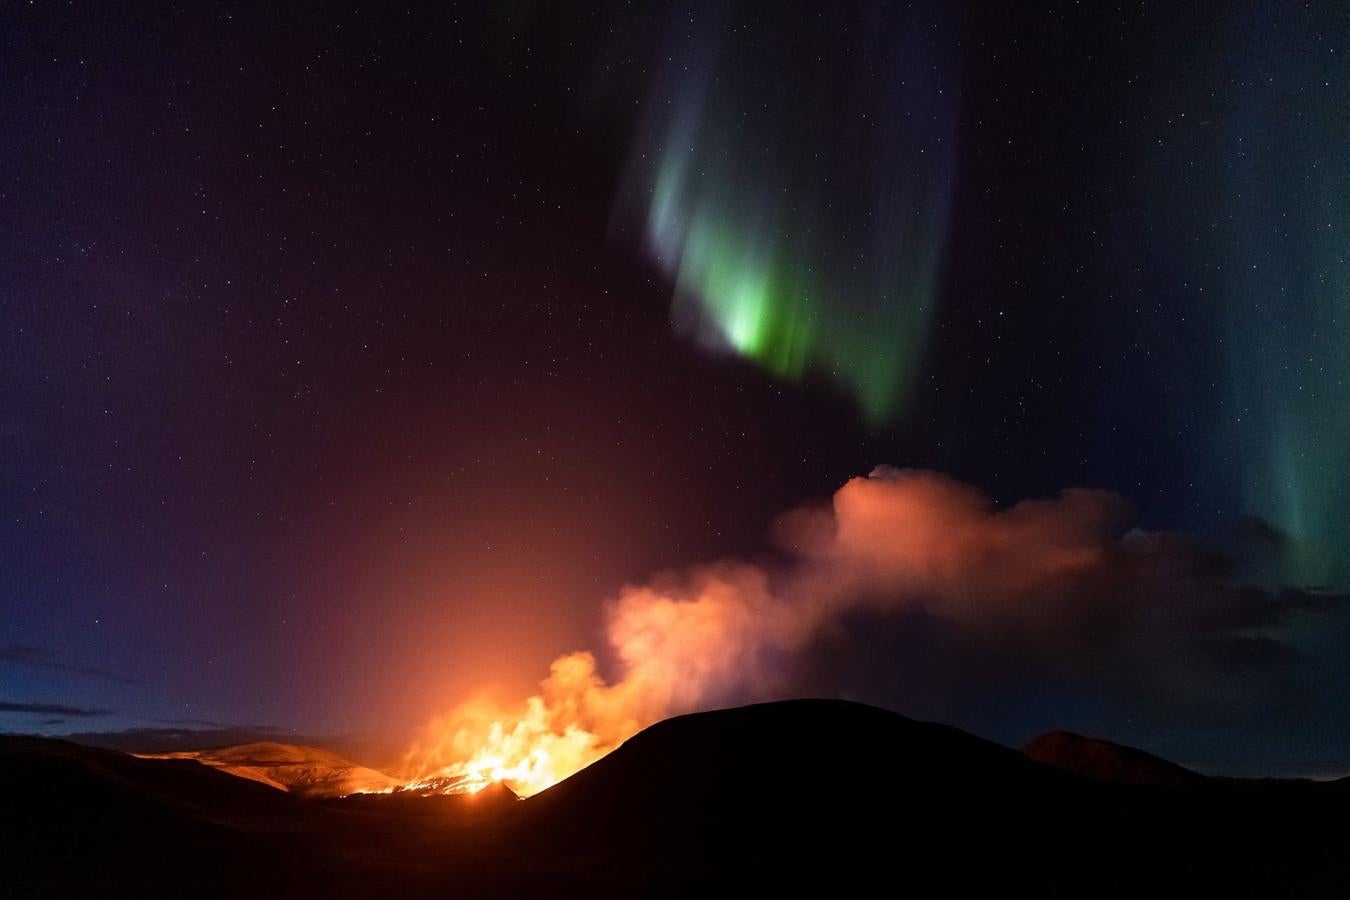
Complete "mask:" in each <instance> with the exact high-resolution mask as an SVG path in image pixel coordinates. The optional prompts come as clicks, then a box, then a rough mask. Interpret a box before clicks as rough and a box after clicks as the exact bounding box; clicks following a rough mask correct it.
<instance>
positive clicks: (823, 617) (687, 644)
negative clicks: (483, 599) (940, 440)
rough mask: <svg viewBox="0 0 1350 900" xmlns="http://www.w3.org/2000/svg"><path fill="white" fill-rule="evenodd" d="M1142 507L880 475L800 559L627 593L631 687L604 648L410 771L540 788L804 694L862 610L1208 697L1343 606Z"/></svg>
mask: <svg viewBox="0 0 1350 900" xmlns="http://www.w3.org/2000/svg"><path fill="white" fill-rule="evenodd" d="M1128 518H1129V517H1128V509H1127V507H1126V505H1125V504H1124V502H1123V501H1122V500H1121V499H1120V498H1119V497H1117V496H1115V495H1113V494H1110V493H1107V492H1103V491H1090V490H1069V491H1065V492H1063V493H1062V494H1060V495H1059V496H1058V497H1056V498H1054V499H1050V500H1034V501H1024V502H1021V503H1018V504H1016V505H1014V506H1011V507H1009V508H1007V509H998V508H996V507H995V505H994V504H993V503H992V502H991V501H990V500H989V498H987V497H986V496H985V495H983V494H982V493H981V492H980V491H978V490H977V489H975V488H972V487H970V486H968V485H964V484H961V483H959V482H957V481H954V480H952V479H950V478H947V477H944V476H942V475H938V474H934V473H930V472H917V471H900V470H893V469H887V468H882V469H878V470H877V471H876V472H874V473H873V474H872V475H871V476H870V477H868V478H855V479H853V480H851V481H849V482H848V483H847V484H845V485H844V486H843V487H842V488H840V489H839V491H838V492H836V493H835V495H834V497H833V502H832V504H831V506H830V508H828V509H815V510H812V509H806V510H800V511H798V512H795V513H792V514H790V515H789V516H787V517H785V518H784V519H783V520H782V522H780V523H779V528H778V537H779V540H780V542H781V543H782V544H783V545H784V548H785V550H786V551H787V553H788V555H789V558H788V559H787V560H786V561H784V562H783V563H782V564H779V565H757V564H751V563H746V562H739V561H734V560H731V561H723V562H719V563H715V564H710V565H705V566H699V567H695V568H693V569H691V570H689V571H687V572H684V573H680V574H667V575H663V576H660V577H658V578H656V579H654V580H653V581H652V582H651V583H650V584H648V585H644V586H630V587H626V588H624V589H623V590H622V591H621V592H620V594H619V596H618V597H617V599H615V600H614V601H613V602H612V603H611V604H610V605H609V607H608V611H607V638H608V643H609V651H610V653H611V654H612V657H613V660H614V668H615V672H616V676H617V677H615V678H614V679H613V680H612V681H607V680H606V679H604V678H603V677H601V675H600V674H599V672H598V671H597V665H596V660H595V658H594V657H593V656H592V655H591V654H590V653H582V652H579V653H572V654H568V655H566V656H563V657H560V658H559V659H558V660H556V661H555V662H554V663H553V666H552V668H551V670H550V673H549V676H548V678H546V679H545V680H544V681H543V682H542V684H541V687H540V692H539V694H537V695H536V696H534V697H531V698H529V699H528V700H526V701H525V702H524V703H521V704H519V705H511V704H507V705H501V704H498V703H496V702H494V701H492V700H489V699H487V698H480V699H477V700H474V701H471V702H469V703H466V704H464V705H463V706H462V707H461V708H459V709H457V710H455V711H453V712H451V713H449V714H448V715H446V716H444V717H442V718H440V719H438V720H436V721H435V722H433V723H432V724H431V725H430V726H429V728H428V729H427V732H426V735H425V737H424V738H423V740H422V741H420V742H419V744H418V745H417V746H416V747H415V748H414V750H413V752H412V754H411V756H410V764H411V765H412V766H413V768H414V769H415V770H416V771H417V772H418V773H419V776H420V777H421V778H423V779H434V780H436V783H437V784H440V785H442V786H444V785H447V784H449V785H452V786H454V785H457V786H459V787H467V788H473V787H479V786H482V785H484V784H487V783H489V782H491V781H495V780H506V781H507V782H508V783H510V784H512V785H513V786H514V787H516V788H517V790H519V791H520V792H522V793H525V794H529V793H533V792H535V791H538V790H541V789H543V788H545V787H547V786H548V785H550V784H552V783H554V782H555V781H557V780H559V779H561V778H563V777H566V776H567V775H568V774H571V773H572V772H574V771H576V770H577V769H579V768H581V767H582V766H585V765H587V764H589V763H590V762H592V761H594V760H595V759H597V758H599V757H600V756H602V755H604V754H605V753H607V752H609V751H610V750H612V749H613V748H614V747H616V746H617V745H618V744H619V743H621V742H622V741H623V740H625V739H626V738H628V737H629V736H631V735H632V734H633V733H634V732H636V731H637V730H638V729H640V728H642V727H645V726H647V725H649V724H652V723H654V722H656V721H658V720H660V719H663V718H665V717H667V716H670V715H674V714H678V713H683V712H688V711H692V710H697V709H701V708H707V707H709V706H715V705H718V704H721V703H727V702H741V701H747V700H754V699H765V698H772V697H775V696H779V695H780V694H781V693H782V692H783V691H784V690H785V689H786V688H787V687H788V686H793V687H794V688H797V689H800V688H801V685H800V684H799V683H797V682H794V677H796V676H797V674H799V672H800V670H801V663H802V661H803V657H804V656H805V655H807V652H808V650H809V649H810V648H811V647H812V646H813V645H814V643H815V642H816V641H817V640H818V639H819V637H820V635H821V634H822V633H823V632H827V631H829V630H831V629H837V628H839V627H841V623H845V622H846V621H847V620H848V618H849V617H850V616H855V615H859V614H862V615H872V616H891V617H894V616H897V615H904V614H921V615H923V616H926V617H929V618H931V619H933V620H935V621H938V622H941V623H943V624H944V627H948V628H951V629H955V630H956V631H959V632H961V633H963V634H967V635H976V636H979V637H980V639H981V640H984V641H985V642H987V644H988V646H992V647H998V648H1000V649H1001V651H1006V652H1009V653H1011V654H1012V655H1014V656H1015V655H1018V654H1020V655H1022V656H1024V657H1026V658H1035V659H1043V660H1044V661H1045V662H1046V664H1047V665H1049V666H1051V667H1053V666H1055V665H1065V666H1068V667H1071V668H1072V669H1073V670H1074V673H1075V674H1074V678H1075V679H1076V680H1079V681H1083V680H1086V681H1092V680H1093V679H1094V678H1096V679H1098V680H1099V681H1100V682H1101V683H1102V684H1107V685H1109V684H1110V683H1112V682H1114V681H1116V680H1117V679H1115V678H1113V676H1112V673H1113V672H1117V671H1119V670H1121V669H1132V670H1134V674H1133V676H1132V677H1131V678H1129V679H1122V680H1124V681H1129V682H1132V683H1138V684H1144V685H1147V686H1148V687H1147V688H1145V690H1158V691H1161V692H1163V693H1164V694H1166V693H1172V694H1181V695H1185V696H1184V697H1183V699H1185V700H1188V701H1195V702H1200V703H1207V702H1211V701H1217V700H1219V699H1221V698H1222V697H1223V696H1224V695H1225V693H1226V691H1227V689H1228V688H1229V687H1231V684H1229V683H1228V682H1227V681H1225V679H1226V678H1227V677H1228V676H1227V675H1226V674H1224V673H1223V672H1218V673H1217V674H1216V672H1214V671H1212V670H1211V669H1210V668H1208V667H1207V661H1210V660H1213V659H1215V658H1216V654H1217V655H1223V654H1228V655H1232V654H1239V655H1241V654H1247V655H1248V656H1252V655H1255V656H1259V657H1261V658H1263V659H1264V658H1268V657H1269V656H1270V655H1271V653H1272V651H1278V649H1279V648H1283V647H1284V646H1285V645H1284V644H1282V643H1281V636H1280V632H1281V629H1282V628H1285V627H1286V626H1288V625H1289V623H1290V621H1291V620H1292V619H1293V618H1295V617H1296V616H1297V615H1299V614H1305V613H1306V614H1316V613H1318V612H1319V611H1320V610H1322V609H1324V608H1325V607H1326V606H1327V604H1330V603H1332V602H1335V598H1325V597H1317V596H1314V595H1310V594H1305V593H1302V592H1297V591H1292V592H1284V593H1281V594H1272V593H1269V592H1266V591H1263V590H1258V589H1255V588H1244V587H1238V586H1234V585H1233V584H1232V583H1231V576H1232V570H1231V566H1230V565H1229V563H1228V562H1227V561H1226V559H1225V558H1224V557H1223V556H1222V555H1220V554H1218V553H1216V552H1214V551H1212V550H1210V549H1207V548H1205V547H1203V546H1202V545H1200V544H1199V543H1197V542H1196V541H1194V540H1192V539H1189V538H1187V537H1185V536H1181V535H1176V534H1169V533H1152V532H1143V531H1139V530H1127V526H1128ZM898 652H903V651H898Z"/></svg>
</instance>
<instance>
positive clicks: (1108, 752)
mask: <svg viewBox="0 0 1350 900" xmlns="http://www.w3.org/2000/svg"><path fill="white" fill-rule="evenodd" d="M1022 752H1023V753H1025V754H1026V755H1027V756H1028V757H1029V758H1031V759H1034V760H1036V762H1039V763H1044V764H1045V765H1047V766H1053V767H1054V768H1056V769H1060V770H1062V771H1065V772H1072V773H1073V774H1075V775H1082V776H1083V777H1085V778H1092V779H1094V780H1097V781H1103V782H1107V783H1110V784H1157V785H1194V784H1196V783H1198V782H1200V781H1203V780H1204V777H1205V776H1203V775H1201V774H1200V773H1199V772H1193V771H1191V770H1190V769H1187V768H1185V767H1184V766H1179V765H1177V764H1176V763H1174V762H1169V761H1168V760H1165V759H1163V758H1162V757H1160V756H1154V755H1153V754H1152V753H1146V752H1144V751H1143V750H1136V749H1135V748H1133V747H1126V746H1124V745H1122V744H1115V743H1112V742H1111V741H1104V740H1101V739H1100V738H1090V737H1083V736H1082V735H1081V734H1074V733H1073V732H1072V731H1051V732H1049V733H1047V734H1043V735H1041V736H1040V737H1038V738H1036V739H1035V740H1033V741H1032V742H1031V743H1029V744H1027V745H1026V746H1025V747H1024V748H1022Z"/></svg>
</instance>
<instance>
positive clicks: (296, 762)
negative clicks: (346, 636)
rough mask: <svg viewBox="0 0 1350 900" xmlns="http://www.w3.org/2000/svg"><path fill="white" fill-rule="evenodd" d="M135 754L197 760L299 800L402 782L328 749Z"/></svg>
mask: <svg viewBox="0 0 1350 900" xmlns="http://www.w3.org/2000/svg"><path fill="white" fill-rule="evenodd" d="M137 755H138V756H141V757H142V758H146V759H192V760H196V761H197V762H200V763H202V764H204V765H208V766H211V767H213V768H216V769H220V770H221V771H223V772H228V773H229V774H231V775H238V776H239V777H240V778H248V779H250V780H252V781H257V782H261V783H262V784H265V785H268V786H269V787H273V788H277V789H279V790H283V791H288V792H290V793H292V794H299V795H300V796H302V797H342V796H346V795H347V794H355V793H358V792H379V791H387V790H392V789H393V788H395V787H397V786H398V785H399V784H400V783H401V782H399V781H398V780H397V779H394V778H391V777H390V776H388V775H386V774H384V773H383V772H378V771H376V770H375V769H371V768H367V767H365V766H361V765H358V764H357V763H354V762H352V761H351V760H350V759H347V758H346V757H344V756H341V755H339V754H337V753H334V752H332V751H330V750H323V749H320V748H318V747H306V746H303V745H299V744H282V743H277V742H272V741H255V742H253V743H248V744H235V745H233V746H229V747H215V748H212V749H208V750H184V751H179V752H175V753H154V754H151V753H146V754H137Z"/></svg>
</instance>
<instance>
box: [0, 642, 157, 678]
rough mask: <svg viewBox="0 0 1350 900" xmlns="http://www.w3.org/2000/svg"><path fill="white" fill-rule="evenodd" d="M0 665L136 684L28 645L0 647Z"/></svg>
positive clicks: (117, 675)
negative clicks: (62, 659)
mask: <svg viewBox="0 0 1350 900" xmlns="http://www.w3.org/2000/svg"><path fill="white" fill-rule="evenodd" d="M0 664H9V665H15V666H24V667H27V668H30V669H45V670H47V671H53V672H72V673H74V674H77V675H91V676H93V677H95V678H102V679H105V680H107V681H114V682H117V683H118V684H137V683H138V682H137V681H136V680H135V679H131V678H127V677H126V676H123V675H119V674H118V673H116V672H110V671H108V670H107V669H100V668H97V667H95V666H82V665H76V664H73V663H64V662H61V661H60V660H58V659H56V655H55V654H54V653H53V652H52V651H51V650H48V649H46V648H45V647H34V646H31V645H28V644H10V645H9V646H6V647H0Z"/></svg>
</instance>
